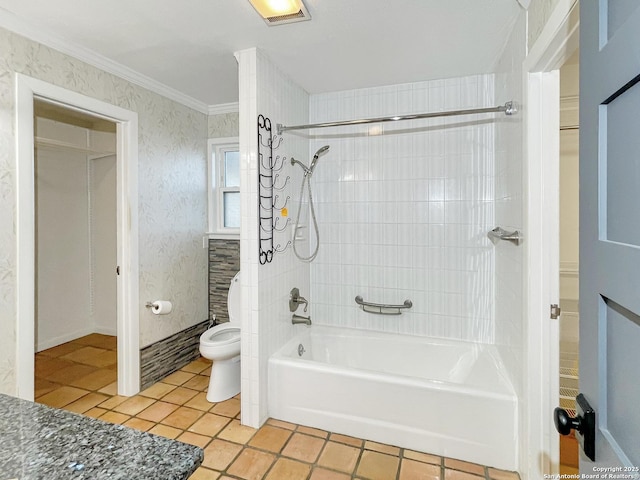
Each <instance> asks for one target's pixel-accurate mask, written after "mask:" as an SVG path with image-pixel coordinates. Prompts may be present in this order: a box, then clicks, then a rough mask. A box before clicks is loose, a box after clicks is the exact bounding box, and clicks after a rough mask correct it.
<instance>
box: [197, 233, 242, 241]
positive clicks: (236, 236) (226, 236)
mask: <svg viewBox="0 0 640 480" xmlns="http://www.w3.org/2000/svg"><path fill="white" fill-rule="evenodd" d="M204 238H205V239H213V240H240V233H226V232H206V233H205V234H204Z"/></svg>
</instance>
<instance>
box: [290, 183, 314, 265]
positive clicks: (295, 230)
mask: <svg viewBox="0 0 640 480" xmlns="http://www.w3.org/2000/svg"><path fill="white" fill-rule="evenodd" d="M305 183H306V184H307V189H308V190H309V207H310V210H311V218H312V219H313V230H314V232H315V234H316V248H315V249H314V250H313V253H312V254H311V255H310V256H308V257H303V256H302V255H300V254H299V253H298V250H297V249H296V238H297V236H298V228H299V225H300V211H301V210H302V197H303V195H304V184H305ZM309 240H311V239H309ZM319 248H320V232H319V231H318V221H317V220H316V211H315V209H314V207H313V195H312V193H311V175H309V174H307V172H305V174H304V177H303V178H302V184H301V185H300V200H299V202H298V214H297V215H296V223H295V227H294V229H293V253H295V255H296V257H298V259H300V260H302V261H303V262H309V263H311V262H313V260H314V259H315V258H316V256H317V255H318V249H319Z"/></svg>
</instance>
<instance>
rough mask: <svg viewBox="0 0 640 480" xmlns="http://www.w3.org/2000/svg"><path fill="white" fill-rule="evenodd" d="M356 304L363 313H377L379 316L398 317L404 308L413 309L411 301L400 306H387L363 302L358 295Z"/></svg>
mask: <svg viewBox="0 0 640 480" xmlns="http://www.w3.org/2000/svg"><path fill="white" fill-rule="evenodd" d="M356 303H357V304H358V305H360V306H361V307H362V310H363V311H364V312H367V313H378V314H380V315H400V314H401V313H402V310H404V309H405V308H411V307H413V302H412V301H411V300H405V301H404V303H403V304H402V305H387V304H385V303H372V302H365V301H364V300H363V299H362V297H361V296H360V295H358V296H357V297H356ZM389 310H391V311H389Z"/></svg>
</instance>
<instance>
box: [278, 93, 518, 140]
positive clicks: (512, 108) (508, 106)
mask: <svg viewBox="0 0 640 480" xmlns="http://www.w3.org/2000/svg"><path fill="white" fill-rule="evenodd" d="M517 111H518V109H517V106H516V104H515V102H513V101H510V102H507V103H505V104H504V105H500V106H498V107H487V108H472V109H469V110H451V111H448V112H433V113H416V114H409V115H396V116H394V117H380V118H360V119H358V120H343V121H340V122H326V123H311V124H308V125H292V126H285V125H282V124H281V123H278V124H276V132H277V134H278V135H282V132H287V131H289V130H304V129H307V128H325V127H341V126H344V125H363V124H366V123H381V122H397V121H399V120H416V119H419V118H436V117H454V116H457V115H473V114H477V113H496V112H504V114H505V115H513V114H514V113H517Z"/></svg>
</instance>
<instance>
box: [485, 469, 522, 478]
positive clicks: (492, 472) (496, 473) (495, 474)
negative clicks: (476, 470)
mask: <svg viewBox="0 0 640 480" xmlns="http://www.w3.org/2000/svg"><path fill="white" fill-rule="evenodd" d="M487 471H488V472H489V477H490V478H492V479H493V480H520V476H519V475H518V472H508V471H506V470H498V469H497V468H488V469H487Z"/></svg>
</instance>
